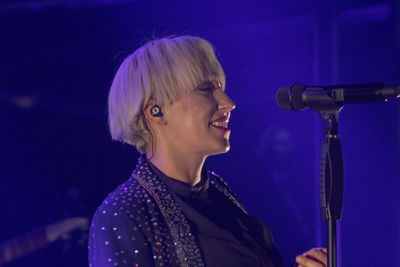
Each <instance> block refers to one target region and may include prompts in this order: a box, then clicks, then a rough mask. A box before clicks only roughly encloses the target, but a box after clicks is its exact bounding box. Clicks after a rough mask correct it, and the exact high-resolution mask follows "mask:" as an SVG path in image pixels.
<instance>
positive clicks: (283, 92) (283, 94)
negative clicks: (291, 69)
mask: <svg viewBox="0 0 400 267" xmlns="http://www.w3.org/2000/svg"><path fill="white" fill-rule="evenodd" d="M306 87H307V86H306V85H303V84H299V83H295V84H293V85H291V86H286V87H282V88H279V90H278V92H276V95H275V100H276V103H277V104H278V106H279V107H281V108H283V109H288V110H303V109H306V108H307V105H306V104H304V102H303V99H302V94H303V92H304V90H305V89H306Z"/></svg>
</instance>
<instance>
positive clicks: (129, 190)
mask: <svg viewBox="0 0 400 267" xmlns="http://www.w3.org/2000/svg"><path fill="white" fill-rule="evenodd" d="M148 200H149V196H148V194H147V192H146V191H145V190H144V188H143V187H142V186H141V185H140V184H139V183H138V182H137V181H136V180H135V179H132V178H130V179H128V180H127V181H126V182H125V183H123V184H121V185H119V186H118V187H117V188H116V189H115V190H114V191H113V192H111V193H110V194H109V195H108V196H107V197H106V198H105V199H104V201H103V202H102V203H101V205H100V206H99V207H98V208H97V210H96V212H95V213H94V215H93V220H92V221H93V222H95V221H101V222H106V221H109V220H113V221H115V220H120V219H127V218H131V219H137V216H135V215H137V214H138V213H139V214H140V213H141V212H143V211H144V210H145V208H146V206H147V205H146V202H148Z"/></svg>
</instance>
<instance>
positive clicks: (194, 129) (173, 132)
mask: <svg viewBox="0 0 400 267" xmlns="http://www.w3.org/2000/svg"><path fill="white" fill-rule="evenodd" d="M234 108H235V104H234V103H233V102H232V100H231V99H230V98H229V97H228V96H227V95H226V94H225V93H224V91H223V90H222V88H221V84H220V82H218V81H212V82H204V83H202V84H201V85H199V86H198V88H197V89H196V90H195V91H193V92H192V93H190V94H187V95H184V96H183V97H181V98H180V99H179V100H178V101H176V102H175V103H173V104H172V105H170V106H167V107H163V113H164V118H165V120H166V121H167V124H166V126H165V130H164V134H165V136H166V138H167V142H168V143H169V144H170V149H175V150H177V152H178V153H179V152H186V153H189V154H190V153H195V154H197V155H201V156H208V155H215V154H220V153H224V152H227V151H228V150H229V148H230V144H229V135H230V132H231V130H230V129H229V128H228V122H229V117H230V114H231V111H232V110H233V109H234Z"/></svg>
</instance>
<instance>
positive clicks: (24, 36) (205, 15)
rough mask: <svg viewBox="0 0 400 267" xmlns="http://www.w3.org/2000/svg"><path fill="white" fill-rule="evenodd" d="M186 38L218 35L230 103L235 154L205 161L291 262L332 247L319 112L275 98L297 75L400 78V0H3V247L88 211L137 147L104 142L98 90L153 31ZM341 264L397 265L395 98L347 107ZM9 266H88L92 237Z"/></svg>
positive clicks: (300, 78)
mask: <svg viewBox="0 0 400 267" xmlns="http://www.w3.org/2000/svg"><path fill="white" fill-rule="evenodd" d="M170 34H176V35H181V34H192V35H196V36H201V37H203V38H206V39H207V40H209V41H210V42H211V43H213V44H214V46H215V47H216V50H217V55H218V57H219V59H220V61H221V64H222V66H223V67H224V70H225V72H226V76H227V93H228V94H229V95H230V97H231V98H232V99H233V100H234V101H235V102H236V104H237V109H236V110H235V111H233V113H232V118H231V128H232V135H231V143H232V148H231V151H230V152H229V153H227V154H224V155H220V156H216V157H211V158H209V159H208V160H207V162H206V166H207V167H208V168H209V169H214V170H215V171H216V172H217V173H219V174H220V175H221V176H223V177H224V178H225V179H226V181H227V182H228V183H229V184H230V185H231V187H232V188H233V190H234V191H235V192H236V193H237V194H238V195H239V197H240V198H241V200H242V201H243V202H244V204H245V205H246V207H247V208H248V210H249V211H250V213H252V214H254V215H256V216H258V217H259V218H261V219H262V220H263V221H264V222H265V223H266V224H267V225H268V226H269V227H270V228H271V230H272V232H273V234H274V239H275V241H276V244H277V246H278V247H279V248H280V250H281V251H282V254H283V256H284V258H285V261H286V263H287V264H288V265H289V263H291V262H292V261H293V259H294V257H295V256H296V255H297V254H298V253H302V252H304V251H306V250H308V249H310V248H311V247H314V246H326V238H325V235H326V233H325V223H324V222H323V221H322V220H321V215H320V211H319V202H318V187H317V182H318V177H317V174H318V165H319V162H318V160H319V144H320V140H321V137H322V131H323V128H322V119H321V118H319V117H318V115H316V114H315V113H314V112H313V111H310V110H307V111H304V112H290V111H286V110H282V109H280V108H279V107H278V106H277V105H276V104H275V100H274V95H275V92H276V91H277V89H278V88H280V87H283V86H286V85H289V84H291V83H293V82H300V83H305V84H310V85H311V84H323V85H329V84H343V83H364V82H386V83H388V84H399V83H400V53H399V52H400V50H399V49H400V3H399V1H394V0H393V1H382V0H375V1H372V0H368V1H311V0H305V1H289V0H282V1H261V0H260V1H211V0H206V1H176V0H174V1H156V0H154V1H152V0H147V1H122V0H120V1H110V0H105V1H100V0H97V1H95V0H92V1H88V0H86V1H73V0H68V1H67V0H64V1H38V0H36V1H22V0H19V1H18V0H14V1H2V3H1V4H0V168H1V172H0V203H1V205H0V214H1V217H0V243H1V242H3V241H4V242H5V241H7V240H10V239H12V238H14V237H17V236H20V235H22V234H25V233H28V232H30V231H32V230H34V229H36V228H39V227H42V226H45V225H47V224H50V223H54V222H57V221H59V220H62V219H65V218H68V217H71V216H85V217H87V218H90V217H91V215H92V214H93V212H94V211H95V209H96V207H97V206H98V205H99V204H100V203H101V201H102V200H103V199H104V197H105V196H106V195H107V194H108V193H109V192H110V191H112V190H113V189H114V188H115V187H116V186H117V185H119V184H120V183H122V182H123V181H124V180H126V179H127V178H128V177H129V175H130V172H131V171H132V170H133V168H134V166H135V163H136V158H137V157H138V153H137V152H136V151H135V150H134V149H133V148H132V147H130V146H128V145H122V144H120V143H116V142H112V141H111V138H110V136H109V134H108V129H107V110H106V98H107V93H108V89H109V86H110V84H111V81H112V78H113V76H114V74H115V71H116V69H117V68H118V66H119V64H120V63H121V61H122V60H123V59H124V57H125V56H126V55H128V54H129V53H131V52H133V51H134V50H135V49H136V48H138V47H139V46H141V45H142V44H143V43H144V42H145V41H146V40H149V39H152V38H155V37H163V36H166V35H170ZM339 121H340V134H341V139H342V143H343V153H344V167H345V196H344V208H343V219H342V222H341V223H340V227H339V229H340V236H339V248H340V254H339V258H340V262H341V266H400V260H399V258H398V255H399V254H400V223H399V219H400V208H399V205H398V204H399V200H400V196H399V195H400V179H399V178H400V177H399V176H400V175H399V173H398V170H399V158H400V155H399V151H400V105H399V102H398V101H397V102H396V101H392V102H388V103H369V104H354V105H346V106H345V107H344V109H343V111H342V112H341V116H340V120H339ZM76 235H77V236H76V237H74V238H71V239H69V240H67V241H63V240H59V241H57V242H55V243H54V244H51V245H50V246H48V247H46V248H43V249H41V250H38V251H37V252H34V253H32V254H29V255H27V256H25V257H23V258H21V259H19V260H17V261H15V262H13V263H11V264H9V266H86V265H87V263H86V258H87V250H86V244H85V242H83V244H82V242H81V241H79V240H81V239H82V238H84V237H85V236H84V235H82V234H81V233H77V234H76Z"/></svg>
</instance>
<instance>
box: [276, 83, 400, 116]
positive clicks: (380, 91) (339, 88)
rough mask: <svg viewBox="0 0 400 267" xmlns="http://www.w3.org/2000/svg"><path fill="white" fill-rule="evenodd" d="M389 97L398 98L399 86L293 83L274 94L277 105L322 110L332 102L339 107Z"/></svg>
mask: <svg viewBox="0 0 400 267" xmlns="http://www.w3.org/2000/svg"><path fill="white" fill-rule="evenodd" d="M390 98H400V86H398V85H396V86H386V84H384V83H368V84H348V85H332V86H307V85H303V84H299V83H295V84H293V85H291V86H286V87H282V88H280V89H279V90H278V92H276V95H275V99H276V103H277V104H278V106H279V107H281V108H283V109H288V110H298V111H300V110H304V109H306V108H308V107H310V108H313V107H318V109H320V110H323V108H324V107H326V108H329V107H331V106H332V103H333V104H335V105H337V106H339V107H340V106H342V105H343V104H347V103H360V102H376V101H386V100H388V99H390Z"/></svg>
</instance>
